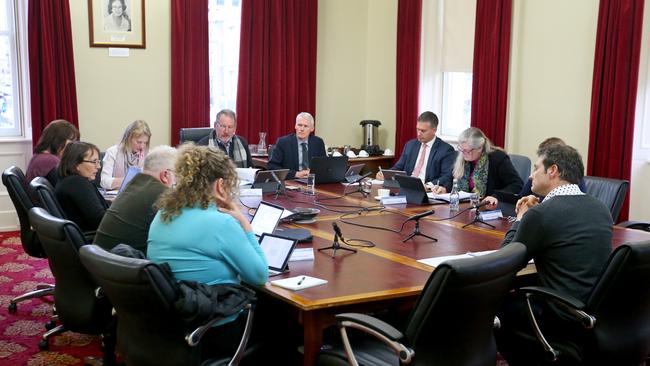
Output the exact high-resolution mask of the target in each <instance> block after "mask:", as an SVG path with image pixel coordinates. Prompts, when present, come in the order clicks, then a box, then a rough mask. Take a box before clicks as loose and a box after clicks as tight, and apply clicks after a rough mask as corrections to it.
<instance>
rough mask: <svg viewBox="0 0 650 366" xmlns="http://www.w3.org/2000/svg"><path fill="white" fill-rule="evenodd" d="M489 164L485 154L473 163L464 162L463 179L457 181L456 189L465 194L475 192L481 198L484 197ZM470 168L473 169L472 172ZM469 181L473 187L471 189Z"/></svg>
mask: <svg viewBox="0 0 650 366" xmlns="http://www.w3.org/2000/svg"><path fill="white" fill-rule="evenodd" d="M489 164H490V160H489V159H488V155H487V154H485V153H483V154H482V155H481V157H480V158H478V160H476V162H474V163H472V162H469V161H466V162H465V172H464V173H463V177H462V178H460V179H459V180H458V189H460V190H461V191H465V192H476V193H478V194H479V196H481V197H483V196H485V192H486V190H487V178H488V166H489ZM472 167H473V168H474V170H473V171H472ZM470 181H471V182H472V183H473V185H474V187H473V189H471V188H470Z"/></svg>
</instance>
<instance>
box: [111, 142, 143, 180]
mask: <svg viewBox="0 0 650 366" xmlns="http://www.w3.org/2000/svg"><path fill="white" fill-rule="evenodd" d="M148 152H149V150H145V151H144V154H142V156H143V157H144V156H147V153H148ZM132 166H137V167H140V168H142V167H143V166H144V159H140V155H139V154H136V153H134V152H131V151H129V152H127V153H124V151H123V150H122V148H121V147H118V148H117V155H116V156H115V164H114V165H113V176H114V177H123V176H125V175H126V172H127V171H128V170H129V168H130V167H132Z"/></svg>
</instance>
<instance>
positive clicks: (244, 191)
mask: <svg viewBox="0 0 650 366" xmlns="http://www.w3.org/2000/svg"><path fill="white" fill-rule="evenodd" d="M239 196H240V197H262V188H241V189H240V190H239Z"/></svg>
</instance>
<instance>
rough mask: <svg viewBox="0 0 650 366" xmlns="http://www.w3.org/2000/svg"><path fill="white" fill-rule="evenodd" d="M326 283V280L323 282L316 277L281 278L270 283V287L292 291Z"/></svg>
mask: <svg viewBox="0 0 650 366" xmlns="http://www.w3.org/2000/svg"><path fill="white" fill-rule="evenodd" d="M326 283H327V280H323V279H320V278H316V277H310V276H296V277H289V278H283V279H281V280H275V281H271V285H274V286H278V287H283V288H286V289H289V290H293V291H297V290H302V289H305V288H309V287H314V286H319V285H324V284H326Z"/></svg>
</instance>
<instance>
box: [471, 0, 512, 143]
mask: <svg viewBox="0 0 650 366" xmlns="http://www.w3.org/2000/svg"><path fill="white" fill-rule="evenodd" d="M511 14H512V0H477V1H476V28H475V31H474V67H473V80H472V121H471V125H472V126H474V127H478V128H480V129H481V130H483V132H485V134H486V135H487V136H488V137H489V138H490V140H492V142H494V143H495V144H496V145H497V146H504V143H505V135H506V110H507V107H508V64H509V63H510V23H511Z"/></svg>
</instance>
